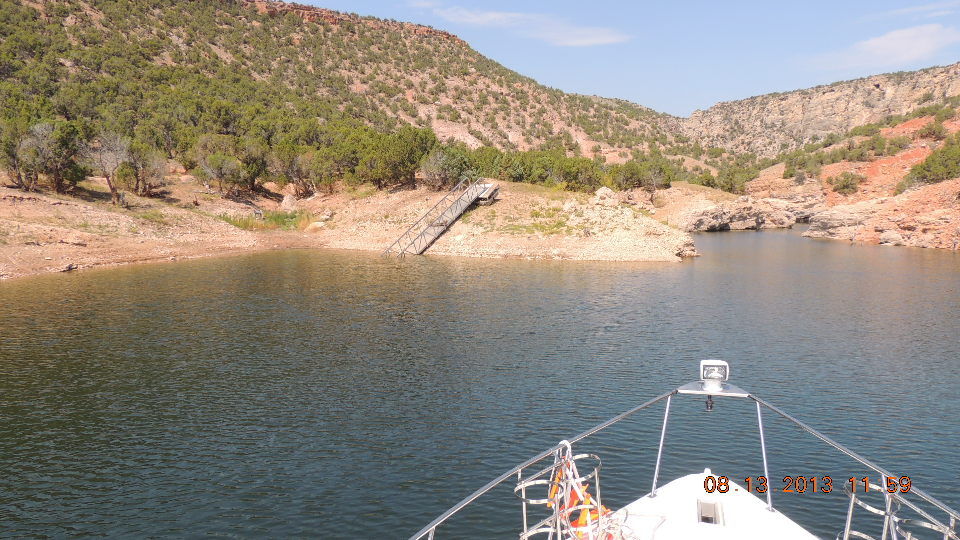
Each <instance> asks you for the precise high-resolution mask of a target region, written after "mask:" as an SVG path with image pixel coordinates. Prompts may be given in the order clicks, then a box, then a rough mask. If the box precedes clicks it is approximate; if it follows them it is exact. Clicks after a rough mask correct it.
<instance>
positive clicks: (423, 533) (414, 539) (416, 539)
mask: <svg viewBox="0 0 960 540" xmlns="http://www.w3.org/2000/svg"><path fill="white" fill-rule="evenodd" d="M676 393H677V391H676V390H673V391H671V392H667V393H666V394H663V395H661V396H658V397H655V398H653V399H651V400H650V401H648V402H646V403H644V404H642V405H638V406H636V407H634V408H632V409H630V410H629V411H627V412H625V413H623V414H619V415H617V416H615V417H613V418H611V419H610V420H607V421H606V422H604V423H602V424H599V425H597V426H594V427H592V428H590V429H588V430H587V431H584V432H583V433H581V434H579V435H577V436H576V437H574V438H573V439H570V441H569V442H570V443H571V444H572V443H575V442H577V441H580V440H583V439H585V438H587V437H589V436H590V435H593V434H594V433H596V432H598V431H600V430H602V429H605V428H608V427H610V426H612V425H613V424H616V423H617V422H619V421H621V420H623V419H624V418H627V417H629V416H631V415H633V414H634V413H637V412H639V411H642V410H643V409H646V408H647V407H649V406H651V405H653V404H654V403H657V402H659V401H661V400H664V399H666V398H668V397H670V396H672V395H674V394H676ZM563 448H566V445H564V444H562V443H561V444H557V445H556V446H553V447H551V448H549V449H547V450H544V451H543V452H540V453H539V454H537V455H536V456H534V457H532V458H530V459H528V460H527V461H524V462H523V463H521V464H520V465H517V466H516V467H514V468H512V469H510V470H509V471H507V472H505V473H503V474H502V475H500V476H498V477H497V478H496V479H494V480H493V481H491V482H490V483H489V484H487V485H485V486H483V487H482V488H480V489H478V490H477V491H474V492H473V493H471V494H470V495H468V496H467V498H465V499H463V500H462V501H460V502H459V503H457V504H456V505H455V506H454V507H453V508H451V509H449V510H447V511H446V512H444V513H443V514H442V515H441V516H440V517H438V518H437V519H435V520H433V521H431V522H430V524H429V525H427V526H426V527H424V528H422V529H420V531H418V532H417V533H416V534H414V535H413V536H411V537H410V540H420V539H421V538H424V537H428V538H429V539H430V540H433V535H434V533H436V529H437V527H438V526H439V525H440V524H442V523H443V522H444V521H446V520H448V519H450V516H452V515H454V514H456V513H457V512H459V511H460V510H463V508H464V507H465V506H467V505H468V504H470V503H472V502H473V501H475V500H477V499H478V498H479V497H480V496H481V495H483V494H484V493H486V492H488V491H490V490H491V489H493V488H495V487H497V486H498V485H500V484H501V483H503V482H504V481H505V480H506V479H508V478H510V477H511V476H513V475H515V474H518V473H520V472H521V471H523V470H524V469H526V468H527V467H529V466H531V465H533V464H535V463H537V462H538V461H540V460H542V459H544V458H547V457H551V456H553V453H554V452H556V451H558V450H561V449H563ZM428 535H429V536H428Z"/></svg>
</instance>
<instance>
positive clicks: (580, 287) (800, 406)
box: [0, 231, 960, 539]
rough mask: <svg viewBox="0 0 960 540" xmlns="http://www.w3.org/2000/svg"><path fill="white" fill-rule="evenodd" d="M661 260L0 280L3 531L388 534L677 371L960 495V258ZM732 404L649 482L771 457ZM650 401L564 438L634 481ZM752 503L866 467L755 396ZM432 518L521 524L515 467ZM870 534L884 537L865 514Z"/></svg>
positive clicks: (816, 253)
mask: <svg viewBox="0 0 960 540" xmlns="http://www.w3.org/2000/svg"><path fill="white" fill-rule="evenodd" d="M696 243H697V247H698V250H699V251H700V253H701V254H702V255H703V256H702V257H700V258H698V259H696V260H691V261H686V262H683V263H679V264H646V263H596V262H570V261H557V262H545V261H502V260H472V259H457V258H443V257H422V258H409V259H406V260H402V261H397V260H387V259H381V258H379V257H377V256H375V255H369V254H361V253H341V252H329V251H318V252H307V251H296V252H278V253H264V254H256V255H250V256H242V257H233V258H223V259H216V260H204V261H192V262H183V263H176V264H164V265H155V266H140V267H129V268H122V269H113V270H104V271H86V272H81V273H74V274H63V275H55V276H44V277H39V278H32V279H24V280H19V281H13V282H5V283H0V471H2V473H0V537H3V538H13V537H17V538H21V537H27V538H70V537H104V536H106V537H111V538H146V537H186V538H197V537H215V538H274V537H276V538H279V537H324V538H344V539H347V538H349V539H355V538H400V539H405V538H407V537H409V536H410V535H411V534H413V533H414V532H416V531H417V530H418V529H420V528H421V527H422V526H424V525H426V524H427V523H429V522H430V520H432V519H433V518H434V517H436V516H438V515H439V514H440V513H442V512H443V511H444V510H445V509H447V508H448V507H450V506H452V505H453V504H454V503H456V502H457V501H459V500H460V499H461V498H463V497H464V496H466V495H467V494H469V493H470V492H472V491H473V490H475V489H477V488H479V487H480V486H482V485H483V484H485V483H486V482H487V481H488V480H490V479H492V478H494V477H495V476H497V475H499V474H500V473H501V472H504V471H505V470H508V469H509V468H511V467H512V466H514V465H516V464H518V463H520V462H521V461H523V460H524V459H526V458H527V457H529V456H530V455H532V454H533V453H535V452H538V451H540V450H543V449H545V448H548V447H550V446H552V445H554V444H556V442H557V441H558V440H560V439H563V438H567V437H572V436H573V435H576V434H577V433H580V432H581V431H583V430H585V429H587V428H589V427H591V426H593V425H594V424H596V423H599V422H600V421H602V420H605V419H607V418H609V417H612V416H614V415H615V414H617V413H619V412H621V411H623V410H626V409H628V408H630V407H632V406H634V405H637V404H639V403H642V402H643V401H646V400H647V399H649V398H651V397H654V396H656V395H659V394H661V393H663V392H665V391H668V390H670V389H671V388H675V387H677V386H679V385H681V384H683V383H685V382H688V381H690V380H693V379H695V378H696V377H697V366H698V361H699V360H700V359H702V358H722V359H725V360H727V361H729V362H730V364H731V366H732V378H731V380H732V382H734V383H736V384H738V385H739V386H741V387H743V388H746V389H747V390H750V391H752V392H754V393H756V394H758V395H760V396H762V397H764V398H766V399H767V400H768V401H771V402H772V403H774V404H776V405H778V406H780V407H781V408H783V409H785V410H787V411H788V412H790V413H792V414H794V415H795V416H797V417H798V418H800V419H801V420H804V421H806V422H808V423H810V424H812V425H814V426H815V427H817V428H819V429H821V430H822V431H823V432H824V433H825V434H827V435H828V436H830V437H833V438H834V439H836V440H838V441H839V442H841V443H843V444H846V445H848V446H850V447H851V448H852V449H854V450H856V451H858V452H860V453H862V454H864V455H866V456H867V457H869V458H871V459H872V460H874V461H875V462H876V463H878V464H879V465H881V466H883V467H885V468H887V469H890V470H892V471H894V472H895V473H896V474H903V475H909V476H910V477H911V479H912V482H913V485H914V486H917V487H920V488H922V489H924V490H925V491H927V492H929V493H932V494H934V495H936V496H938V497H939V498H940V499H941V500H942V501H943V502H945V503H947V504H950V505H951V506H953V507H954V508H957V507H960V452H958V450H957V449H958V447H960V317H958V314H960V254H957V253H952V252H940V251H926V250H918V249H909V248H882V247H877V246H855V245H849V244H845V243H841V242H831V241H816V240H809V239H803V238H800V237H799V232H797V231H776V232H763V233H726V234H714V235H699V236H697V237H696ZM750 405H751V404H750V403H749V402H745V401H741V400H729V399H722V400H721V399H718V400H717V406H716V410H714V411H713V412H712V413H710V414H707V413H706V412H705V411H704V410H703V409H704V407H703V403H702V400H699V399H693V398H686V399H681V398H679V397H678V399H676V400H675V402H674V407H673V415H672V417H671V424H670V431H669V432H668V437H667V446H666V451H665V456H664V466H663V467H664V468H663V470H662V472H661V483H664V482H666V481H669V480H671V479H673V478H676V477H678V476H680V475H683V474H688V473H690V472H697V471H701V470H703V468H704V467H711V468H712V470H713V471H714V472H715V473H717V474H727V475H728V476H730V477H731V478H733V479H735V480H737V481H740V482H742V480H743V478H745V477H746V476H757V475H761V474H763V469H762V464H761V460H760V450H759V444H758V440H757V430H756V427H755V426H756V423H755V422H756V416H755V410H754V409H753V408H752V407H751V406H750ZM662 415H663V408H662V406H659V405H658V406H655V407H653V408H652V409H651V410H650V411H649V412H644V413H640V414H638V415H636V416H635V417H633V418H631V419H630V420H628V421H625V422H622V423H621V424H618V425H616V426H615V427H614V428H611V429H610V430H607V431H604V432H601V433H600V434H597V435H595V436H592V437H590V438H588V439H586V440H584V441H583V442H582V443H580V444H579V445H577V448H578V449H580V450H583V451H591V452H595V453H598V454H600V456H601V457H602V458H603V459H604V467H603V471H602V473H601V474H602V481H603V486H604V502H605V504H606V506H611V507H619V506H621V505H623V504H626V503H627V502H629V501H631V500H633V499H635V498H637V497H640V496H641V495H643V494H644V493H646V492H648V491H649V489H650V482H651V480H652V474H653V461H654V459H655V456H656V448H657V443H658V439H659V429H660V421H661V420H662ZM764 420H765V427H766V429H767V437H768V438H767V444H768V448H769V452H770V461H771V463H770V466H771V472H770V474H771V477H774V478H775V482H774V485H775V486H777V485H780V484H781V483H780V482H779V481H777V479H778V478H779V477H783V476H786V475H791V476H796V475H803V476H807V477H809V476H817V477H822V476H824V475H831V476H833V478H835V479H843V480H835V482H836V485H837V487H838V489H835V490H834V492H833V493H832V494H829V495H827V494H822V493H819V494H811V493H805V494H796V493H795V494H789V495H788V494H778V495H775V498H774V504H775V505H776V506H777V507H778V508H780V509H781V510H783V511H784V513H786V514H788V515H790V516H791V517H793V518H794V519H795V520H796V521H798V522H800V523H801V524H802V525H804V526H806V527H809V528H810V529H811V530H813V531H814V532H816V533H817V534H818V535H820V536H821V537H822V538H833V536H834V535H835V534H836V533H837V532H838V531H839V530H840V529H841V528H842V524H843V515H844V513H845V511H846V504H847V502H846V501H847V499H846V498H845V497H844V495H843V494H842V490H841V489H839V485H840V484H842V482H843V481H845V479H846V478H848V477H851V476H857V477H862V476H864V475H865V474H866V471H864V470H863V469H862V467H858V466H857V465H856V463H854V462H853V461H851V460H849V459H848V458H845V457H843V456H841V455H839V454H838V453H837V452H835V451H830V450H829V449H827V448H826V447H825V446H823V445H821V444H820V443H818V442H817V441H816V440H815V439H814V438H813V437H810V436H808V435H805V434H804V433H803V432H801V431H799V430H798V429H795V428H792V427H791V425H790V424H788V423H786V422H785V421H780V420H778V419H776V418H775V417H774V415H772V414H771V413H766V414H765V416H764ZM481 502H484V504H483V505H480V506H478V507H477V509H476V510H473V511H470V512H465V513H464V514H463V515H462V516H459V517H458V518H457V519H455V520H454V522H453V523H452V526H450V527H447V528H446V529H441V530H440V531H439V534H438V538H464V537H468V536H472V537H477V538H484V537H485V538H516V530H517V526H518V520H519V515H520V514H519V504H517V502H516V500H515V499H514V498H513V495H512V494H511V493H510V487H506V488H505V489H503V490H500V491H497V492H495V493H494V494H492V495H491V496H490V497H485V498H484V499H481ZM865 532H870V533H871V534H873V535H874V536H879V531H878V530H877V531H865Z"/></svg>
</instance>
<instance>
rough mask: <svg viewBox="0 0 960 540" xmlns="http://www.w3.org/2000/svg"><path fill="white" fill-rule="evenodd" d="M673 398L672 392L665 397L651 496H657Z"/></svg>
mask: <svg viewBox="0 0 960 540" xmlns="http://www.w3.org/2000/svg"><path fill="white" fill-rule="evenodd" d="M672 400H673V394H671V395H669V396H668V397H667V410H666V411H665V412H664V413H663V429H662V430H661V431H660V450H657V468H656V469H654V471H653V489H652V490H651V491H650V496H651V497H656V496H657V478H658V477H659V476H660V459H661V458H662V457H663V441H664V439H666V437H667V420H669V419H670V402H671V401H672Z"/></svg>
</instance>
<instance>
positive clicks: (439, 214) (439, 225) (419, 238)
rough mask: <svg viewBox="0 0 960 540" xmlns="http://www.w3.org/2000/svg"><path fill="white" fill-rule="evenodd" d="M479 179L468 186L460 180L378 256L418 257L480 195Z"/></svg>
mask: <svg viewBox="0 0 960 540" xmlns="http://www.w3.org/2000/svg"><path fill="white" fill-rule="evenodd" d="M481 180H482V179H480V178H478V179H476V180H474V181H473V182H471V183H468V182H467V180H461V181H460V183H458V184H457V185H456V186H454V187H453V189H451V190H450V191H449V192H448V193H447V194H446V195H444V196H443V197H442V198H441V199H440V200H439V201H438V202H437V204H435V205H433V207H432V208H431V209H430V210H428V211H427V213H426V214H424V215H423V217H421V218H420V219H418V220H417V222H416V223H414V224H413V225H411V226H410V228H409V229H407V231H406V232H405V233H403V234H401V235H400V238H397V241H396V242H394V243H393V244H390V247H388V248H387V249H386V250H384V252H383V253H381V255H380V256H381V257H387V256H389V255H391V254H394V253H395V254H396V256H397V257H403V256H404V255H406V254H407V253H413V254H414V255H420V254H421V253H423V252H424V251H426V250H427V248H429V247H430V244H432V243H433V241H434V240H436V239H437V237H438V236H440V235H441V234H443V232H445V231H446V230H447V228H448V227H449V226H450V225H451V224H452V223H453V222H454V221H455V220H456V219H457V218H458V217H460V214H462V213H463V211H464V210H466V209H467V207H468V206H470V204H472V203H473V201H475V200H476V198H477V197H479V196H480V193H482V190H480V189H479V185H480V181H481ZM471 195H472V198H471ZM467 199H469V201H468V200H467Z"/></svg>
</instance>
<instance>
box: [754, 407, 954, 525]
mask: <svg viewBox="0 0 960 540" xmlns="http://www.w3.org/2000/svg"><path fill="white" fill-rule="evenodd" d="M750 399H752V400H754V401H756V402H757V403H758V404H761V405H763V406H764V407H766V408H768V409H770V410H771V411H773V412H775V413H777V414H779V415H780V416H782V417H783V418H785V419H787V420H789V421H791V422H793V423H794V424H796V425H797V426H799V427H800V428H801V429H803V430H804V431H806V432H807V433H809V434H811V435H813V436H814V437H816V438H818V439H820V440H821V441H823V442H825V443H827V444H829V445H830V446H832V447H834V448H836V449H837V450H839V451H841V452H843V453H844V454H846V455H847V456H849V457H851V458H853V459H854V460H856V461H857V462H859V463H860V464H861V465H864V466H866V467H868V468H870V469H871V470H873V471H874V472H876V473H879V474H880V475H882V477H883V478H897V477H896V476H894V475H893V474H891V473H890V472H888V471H887V470H885V469H883V468H881V467H880V466H879V465H876V464H875V463H873V462H872V461H869V460H868V459H866V458H865V457H863V456H861V455H859V454H857V453H856V452H854V451H853V450H850V449H849V448H847V447H845V446H843V445H842V444H840V443H838V442H836V441H834V440H833V439H831V438H829V437H827V436H826V435H824V434H822V433H820V432H819V431H817V430H815V429H813V428H812V427H810V426H808V425H807V424H804V423H803V422H801V421H800V420H797V419H796V418H794V417H792V416H790V415H789V414H787V413H786V412H784V411H782V410H780V409H778V408H777V407H775V406H773V405H771V404H769V403H767V402H766V401H764V400H762V399H760V398H759V397H757V396H755V395H753V394H750ZM883 492H884V493H886V490H883ZM910 493H913V494H915V495H916V496H917V497H919V498H920V499H923V500H924V501H926V502H927V503H929V504H931V505H933V506H935V507H937V509H939V510H941V511H942V512H944V513H945V514H947V517H948V518H949V522H950V525H947V524H944V523H942V522H940V521H939V520H937V519H936V518H934V517H933V516H931V515H930V514H929V513H928V512H927V511H925V510H923V509H922V508H920V507H919V506H917V505H916V504H914V503H913V502H911V501H909V500H907V499H906V498H905V497H903V496H901V495H899V494H893V495H892V496H891V499H892V501H893V502H895V503H899V504H902V505H903V506H906V507H907V508H910V509H911V510H913V511H914V512H916V513H917V514H919V515H921V516H923V518H924V519H926V520H928V521H929V523H923V522H918V521H914V520H904V519H897V518H895V516H894V513H893V512H890V513H889V514H888V515H889V516H890V519H893V520H894V521H896V522H909V523H912V524H914V525H918V526H921V527H924V528H927V529H933V530H936V531H938V532H942V533H943V538H944V540H948V539H953V540H960V536H958V534H957V531H956V526H957V521H958V520H960V512H958V511H956V510H954V509H952V508H950V507H949V506H947V505H946V504H944V503H942V502H940V501H939V500H937V499H936V498H935V497H933V496H932V495H929V494H927V493H926V492H924V491H922V490H920V489H919V488H915V487H911V488H910ZM851 495H852V494H851ZM854 503H858V501H857V498H856V497H852V498H851V502H850V510H849V511H848V512H847V525H846V528H845V533H846V535H845V536H844V538H845V539H846V538H848V537H849V536H851V535H852V533H853V532H854V531H851V530H850V520H851V518H852V513H853V506H854ZM858 504H859V503H858ZM888 504H889V503H888ZM860 506H863V505H862V504H860ZM887 525H888V524H887V522H886V520H885V522H884V527H885V528H886V527H887ZM930 525H933V526H932V527H931V526H930ZM859 535H862V533H857V535H854V536H859ZM859 537H862V536H859ZM884 537H886V534H884Z"/></svg>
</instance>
